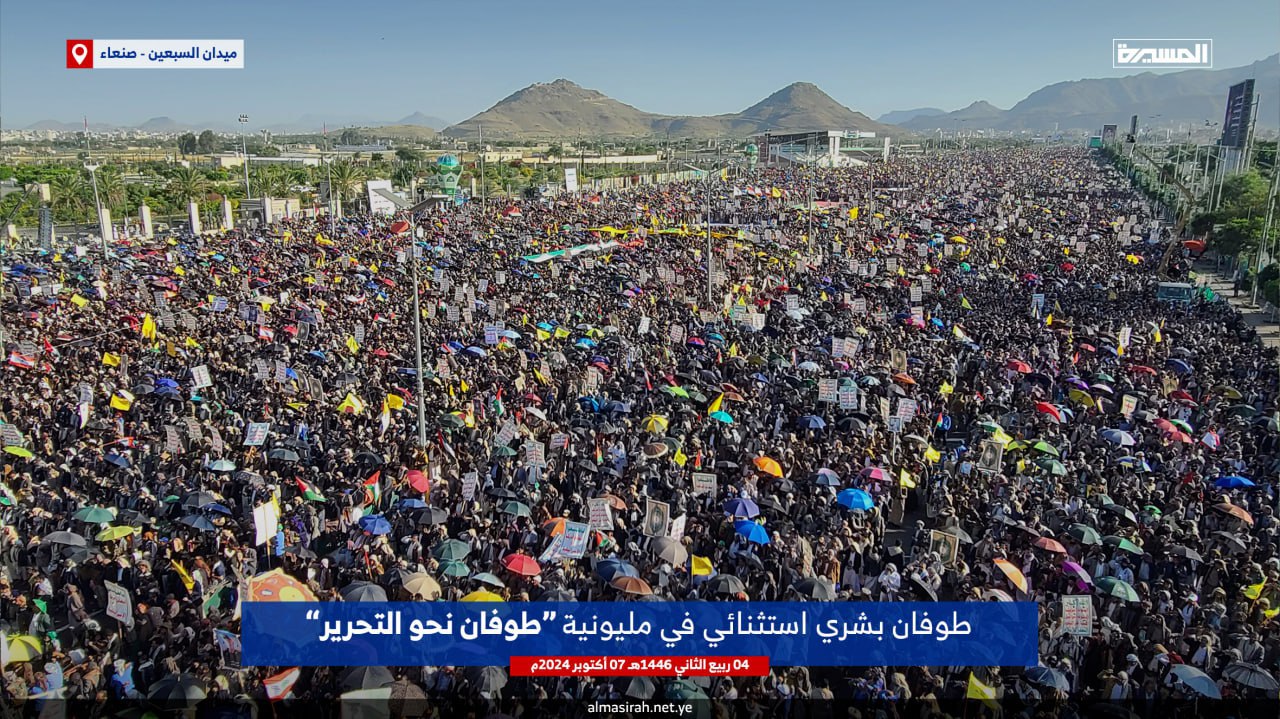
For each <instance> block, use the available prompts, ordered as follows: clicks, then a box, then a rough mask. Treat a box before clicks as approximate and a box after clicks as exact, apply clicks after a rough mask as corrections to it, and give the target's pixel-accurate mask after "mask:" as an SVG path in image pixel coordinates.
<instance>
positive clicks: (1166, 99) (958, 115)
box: [901, 54, 1280, 132]
mask: <svg viewBox="0 0 1280 719" xmlns="http://www.w3.org/2000/svg"><path fill="white" fill-rule="evenodd" d="M1248 78H1253V79H1254V80H1256V83H1255V87H1256V88H1257V92H1260V93H1262V94H1263V95H1265V94H1266V89H1264V88H1274V87H1276V85H1277V83H1280V54H1276V55H1272V56H1271V57H1268V58H1266V59H1264V60H1259V61H1257V62H1255V63H1252V64H1249V65H1244V66H1242V67H1232V68H1225V69H1222V70H1182V71H1179V72H1169V73H1162V74H1156V73H1153V72H1144V73H1141V74H1138V75H1129V76H1126V77H1110V78H1092V79H1084V80H1072V81H1069V82H1058V83H1054V84H1052V85H1048V86H1046V87H1043V88H1040V89H1039V90H1036V91H1035V92H1033V93H1031V94H1030V95H1028V96H1027V97H1025V98H1023V99H1022V100H1021V101H1020V102H1018V103H1017V104H1016V105H1014V106H1013V107H1011V108H1009V109H1008V110H1000V109H999V108H996V107H993V106H991V105H989V104H987V103H982V102H978V103H974V104H973V105H970V106H969V107H966V108H964V109H961V110H956V111H955V112H949V113H946V114H944V115H936V116H918V117H915V118H912V119H910V120H907V121H904V122H902V123H901V124H902V126H903V127H906V128H909V129H912V130H918V131H930V130H935V129H946V130H956V129H967V128H972V129H983V128H988V127H989V128H994V129H997V130H1012V131H1018V130H1050V129H1053V128H1054V127H1055V126H1056V127H1058V128H1059V129H1062V130H1091V131H1095V132H1096V131H1097V130H1098V129H1099V128H1101V127H1102V125H1104V124H1116V125H1120V126H1121V127H1127V126H1128V124H1129V118H1130V116H1132V115H1137V116H1138V117H1139V123H1140V124H1142V125H1157V126H1159V127H1177V126H1178V125H1180V124H1195V125H1203V124H1204V123H1205V121H1209V122H1221V121H1222V116H1223V114H1224V113H1225V111H1226V100H1227V89H1228V88H1230V87H1231V86H1232V85H1234V84H1236V83H1238V82H1240V81H1241V80H1245V79H1248ZM1274 100H1275V98H1274V97H1272V98H1270V99H1268V98H1267V97H1263V98H1262V99H1261V100H1260V102H1259V103H1258V126H1259V127H1267V128H1275V127H1277V126H1280V104H1278V103H1276V102H1275V101H1274Z"/></svg>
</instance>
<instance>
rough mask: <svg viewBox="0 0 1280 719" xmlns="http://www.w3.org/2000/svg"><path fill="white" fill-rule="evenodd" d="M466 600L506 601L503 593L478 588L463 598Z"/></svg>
mask: <svg viewBox="0 0 1280 719" xmlns="http://www.w3.org/2000/svg"><path fill="white" fill-rule="evenodd" d="M462 601H464V602H505V601H506V600H505V599H503V598H502V595H501V594H494V593H493V592H491V591H489V590H487V589H477V590H476V591H474V592H472V593H470V594H468V595H467V596H465V597H463V598H462Z"/></svg>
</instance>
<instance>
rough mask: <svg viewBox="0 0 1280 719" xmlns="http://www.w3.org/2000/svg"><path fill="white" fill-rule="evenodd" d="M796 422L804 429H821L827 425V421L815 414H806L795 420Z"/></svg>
mask: <svg viewBox="0 0 1280 719" xmlns="http://www.w3.org/2000/svg"><path fill="white" fill-rule="evenodd" d="M796 424H797V425H798V426H800V427H803V428H805V429H823V428H825V427H826V426H827V421H826V420H825V419H823V418H821V417H819V416H817V415H816V414H806V415H805V416H803V417H801V418H800V419H798V420H796Z"/></svg>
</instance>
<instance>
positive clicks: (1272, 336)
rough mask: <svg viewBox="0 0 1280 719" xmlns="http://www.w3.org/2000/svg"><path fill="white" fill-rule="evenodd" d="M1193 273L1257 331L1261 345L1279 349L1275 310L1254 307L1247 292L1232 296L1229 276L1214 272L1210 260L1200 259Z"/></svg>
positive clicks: (1278, 327) (1232, 291) (1232, 286)
mask: <svg viewBox="0 0 1280 719" xmlns="http://www.w3.org/2000/svg"><path fill="white" fill-rule="evenodd" d="M1195 271H1196V282H1197V283H1198V284H1201V285H1208V286H1209V287H1211V288H1213V291H1214V293H1215V294H1217V295H1219V296H1220V297H1223V298H1224V299H1226V300H1227V301H1228V302H1230V303H1231V306H1232V307H1235V308H1236V309H1237V310H1238V311H1239V312H1240V314H1241V316H1242V317H1244V321H1245V322H1247V323H1249V325H1250V326H1252V327H1254V328H1255V329H1256V330H1257V332H1258V337H1260V338H1261V339H1262V343H1263V344H1265V345H1267V346H1269V347H1280V323H1277V316H1276V313H1277V311H1276V308H1274V307H1271V306H1269V305H1267V304H1266V303H1264V305H1263V306H1262V307H1259V306H1257V305H1254V304H1253V303H1252V298H1251V296H1250V294H1249V293H1247V292H1241V293H1240V296H1239V297H1235V296H1233V295H1235V291H1234V288H1235V284H1234V283H1233V282H1232V281H1231V276H1230V275H1229V274H1220V273H1218V272H1215V271H1214V263H1213V261H1212V260H1208V259H1205V258H1201V259H1200V261H1199V262H1197V263H1196V264H1195Z"/></svg>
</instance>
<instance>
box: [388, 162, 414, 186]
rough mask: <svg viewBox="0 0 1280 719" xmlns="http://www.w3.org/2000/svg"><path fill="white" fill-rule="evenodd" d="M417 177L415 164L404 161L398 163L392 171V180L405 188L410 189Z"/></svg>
mask: <svg viewBox="0 0 1280 719" xmlns="http://www.w3.org/2000/svg"><path fill="white" fill-rule="evenodd" d="M417 177H418V173H417V171H416V169H415V168H414V167H413V165H410V164H408V163H404V162H401V163H397V164H396V167H395V169H394V170H392V171H391V181H392V182H394V183H395V184H396V186H398V187H403V188H405V189H409V186H410V185H412V184H413V181H414V180H415V179H416V178H417Z"/></svg>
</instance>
